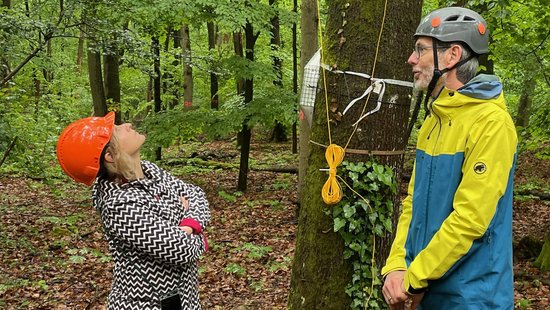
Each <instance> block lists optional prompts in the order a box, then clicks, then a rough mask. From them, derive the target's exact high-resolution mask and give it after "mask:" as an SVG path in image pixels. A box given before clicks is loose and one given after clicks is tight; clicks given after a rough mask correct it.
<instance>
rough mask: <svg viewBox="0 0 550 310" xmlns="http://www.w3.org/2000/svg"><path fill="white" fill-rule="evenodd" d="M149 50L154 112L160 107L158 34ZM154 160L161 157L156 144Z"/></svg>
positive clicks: (159, 148) (158, 110)
mask: <svg viewBox="0 0 550 310" xmlns="http://www.w3.org/2000/svg"><path fill="white" fill-rule="evenodd" d="M151 51H152V52H153V72H154V74H155V76H154V77H153V101H154V103H155V113H158V112H160V111H161V109H162V100H161V97H160V95H161V94H160V92H161V72H160V42H159V38H158V36H156V35H154V36H153V37H152V39H151ZM155 158H156V160H161V159H162V148H161V147H160V146H158V147H157V148H156V150H155Z"/></svg>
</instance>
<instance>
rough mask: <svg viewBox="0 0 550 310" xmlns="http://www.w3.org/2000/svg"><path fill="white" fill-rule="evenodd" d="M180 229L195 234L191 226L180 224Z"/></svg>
mask: <svg viewBox="0 0 550 310" xmlns="http://www.w3.org/2000/svg"><path fill="white" fill-rule="evenodd" d="M179 229H181V230H183V231H184V232H186V233H188V234H190V235H192V234H193V228H191V227H189V226H179Z"/></svg>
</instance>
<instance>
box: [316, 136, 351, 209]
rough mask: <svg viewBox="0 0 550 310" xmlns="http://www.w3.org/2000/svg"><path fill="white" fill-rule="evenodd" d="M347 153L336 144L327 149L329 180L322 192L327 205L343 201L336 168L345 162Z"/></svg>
mask: <svg viewBox="0 0 550 310" xmlns="http://www.w3.org/2000/svg"><path fill="white" fill-rule="evenodd" d="M345 153H346V151H344V149H343V148H342V147H341V146H339V145H336V144H331V145H329V146H328V147H327V150H326V152H325V158H326V160H327V163H328V167H329V169H328V179H327V181H326V182H325V185H323V190H322V191H321V196H323V201H324V202H325V203H326V204H327V205H333V204H337V203H338V202H340V200H341V199H342V195H343V194H342V188H341V187H340V184H338V180H337V178H336V177H337V176H336V167H338V165H340V164H341V163H342V160H344V155H345Z"/></svg>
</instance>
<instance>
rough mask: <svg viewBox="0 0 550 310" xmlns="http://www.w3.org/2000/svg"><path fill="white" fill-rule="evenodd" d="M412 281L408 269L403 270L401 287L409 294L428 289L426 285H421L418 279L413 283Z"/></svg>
mask: <svg viewBox="0 0 550 310" xmlns="http://www.w3.org/2000/svg"><path fill="white" fill-rule="evenodd" d="M412 282H414V279H411V273H410V270H407V272H405V277H404V278H403V288H404V289H405V292H407V294H409V295H416V294H420V293H424V292H425V291H426V290H427V289H428V288H427V287H422V285H421V283H420V281H418V282H419V283H415V284H413V283H412Z"/></svg>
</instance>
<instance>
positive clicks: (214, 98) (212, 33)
mask: <svg viewBox="0 0 550 310" xmlns="http://www.w3.org/2000/svg"><path fill="white" fill-rule="evenodd" d="M206 27H207V28H208V49H209V50H210V56H211V57H213V56H212V54H213V51H214V49H215V48H216V37H217V34H218V27H216V24H214V22H208V23H206ZM214 69H215V68H213V67H211V68H210V108H211V109H214V110H217V109H218V108H219V103H218V75H217V74H216V73H215V72H214Z"/></svg>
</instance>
